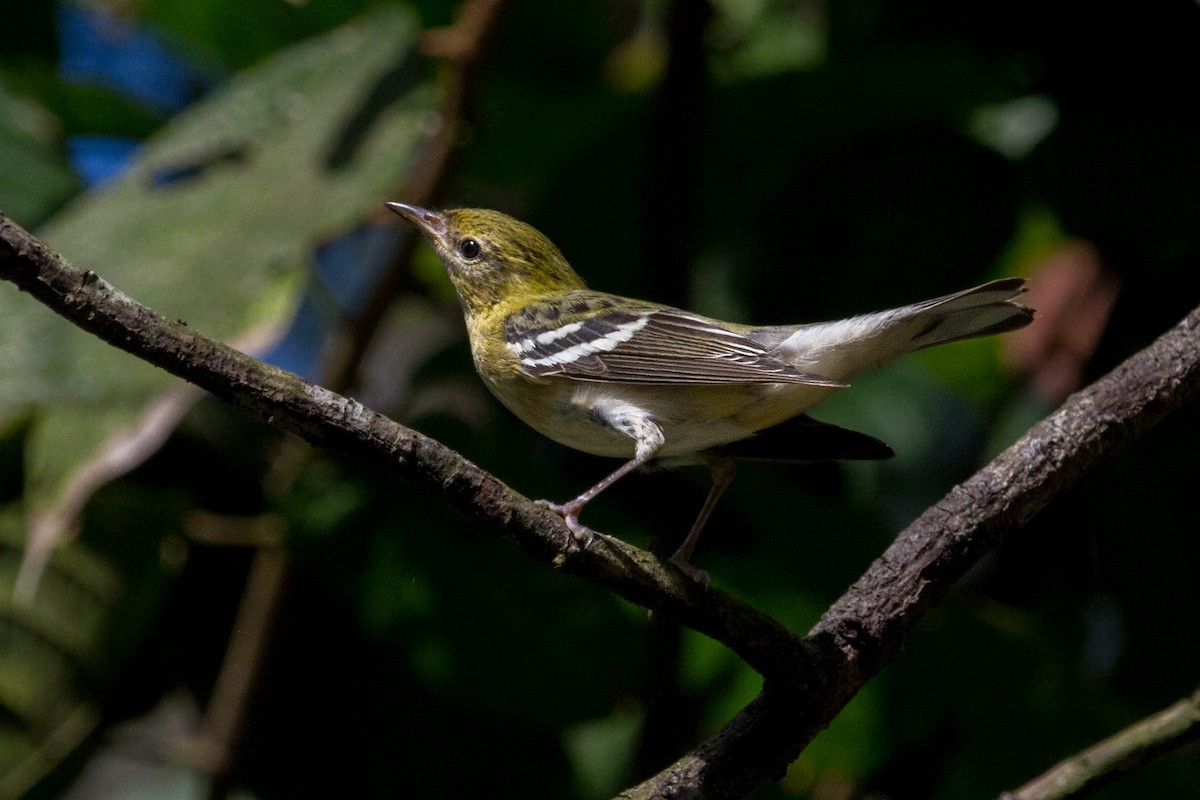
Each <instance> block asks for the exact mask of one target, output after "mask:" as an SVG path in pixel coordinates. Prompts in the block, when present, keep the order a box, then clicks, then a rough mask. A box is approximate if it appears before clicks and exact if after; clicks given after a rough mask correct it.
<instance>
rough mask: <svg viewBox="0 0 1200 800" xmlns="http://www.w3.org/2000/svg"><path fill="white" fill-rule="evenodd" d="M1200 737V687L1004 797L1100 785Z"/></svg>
mask: <svg viewBox="0 0 1200 800" xmlns="http://www.w3.org/2000/svg"><path fill="white" fill-rule="evenodd" d="M1196 739H1200V689H1197V690H1196V691H1195V692H1193V693H1192V695H1191V696H1190V697H1185V698H1184V699H1182V700H1180V701H1179V702H1178V703H1175V704H1174V705H1172V706H1170V707H1169V708H1164V709H1163V710H1162V711H1159V712H1158V713H1157V714H1153V715H1151V716H1149V717H1146V718H1145V719H1143V720H1141V721H1139V722H1136V723H1134V724H1133V725H1130V726H1129V727H1128V728H1126V729H1125V730H1123V731H1120V732H1119V733H1115V734H1113V735H1112V736H1110V737H1108V738H1107V739H1105V740H1104V741H1102V742H1098V743H1097V744H1094V745H1092V746H1091V747H1089V748H1087V749H1086V750H1084V751H1082V752H1080V753H1077V754H1075V755H1073V756H1071V757H1070V758H1068V759H1066V760H1064V761H1060V762H1059V763H1057V764H1055V765H1054V766H1053V767H1051V768H1050V769H1049V770H1047V771H1046V772H1044V773H1042V774H1041V775H1039V776H1038V777H1036V778H1034V779H1033V780H1031V781H1030V782H1029V783H1027V784H1025V785H1024V786H1022V787H1021V788H1020V789H1017V790H1016V791H1014V792H1005V793H1004V794H1002V795H1001V796H1000V800H1060V798H1064V797H1071V796H1073V795H1082V794H1084V793H1085V792H1089V791H1092V790H1093V789H1098V788H1100V787H1101V786H1103V785H1105V784H1107V783H1109V782H1110V781H1113V780H1115V779H1116V778H1119V777H1120V776H1121V775H1124V774H1125V773H1126V772H1129V771H1130V770H1133V769H1136V768H1137V767H1140V766H1141V765H1143V764H1145V763H1146V762H1148V761H1151V760H1153V759H1154V758H1156V757H1157V756H1159V755H1162V754H1163V753H1166V752H1169V751H1171V750H1176V749H1178V748H1180V747H1183V746H1184V745H1185V744H1188V743H1189V742H1192V741H1195V740H1196Z"/></svg>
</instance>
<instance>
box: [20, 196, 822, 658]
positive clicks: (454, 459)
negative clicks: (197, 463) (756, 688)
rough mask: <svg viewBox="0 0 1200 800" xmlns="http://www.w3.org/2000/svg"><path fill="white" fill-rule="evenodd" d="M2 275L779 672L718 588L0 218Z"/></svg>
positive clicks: (755, 620) (90, 326) (137, 350)
mask: <svg viewBox="0 0 1200 800" xmlns="http://www.w3.org/2000/svg"><path fill="white" fill-rule="evenodd" d="M0 278H4V279H6V280H9V281H12V282H13V283H15V284H17V285H18V286H19V287H21V288H22V289H24V290H25V291H27V292H29V293H30V294H32V295H33V296H34V297H36V298H37V299H39V300H41V301H42V302H43V303H45V304H46V305H47V306H49V307H50V308H51V309H53V310H54V311H55V312H57V313H58V314H61V315H62V316H64V317H66V318H67V319H69V320H71V321H72V322H74V323H75V324H76V325H78V326H79V327H80V328H83V329H84V330H86V331H88V332H90V333H93V334H95V335H96V336H98V337H99V338H101V339H103V340H104V341H106V342H108V343H109V344H112V345H113V346H115V347H118V348H120V349H122V350H125V351H127V352H130V353H133V354H134V355H136V356H138V357H139V358H142V359H144V360H145V361H148V362H150V363H151V364H154V365H156V366H159V367H161V368H162V369H165V370H166V371H168V372H170V373H172V374H175V375H178V376H179V377H181V378H184V379H186V380H188V381H191V382H192V383H194V384H196V385H197V386H200V387H201V388H203V389H206V390H208V391H209V392H211V393H212V394H214V395H216V396H217V397H219V398H221V399H223V400H226V401H228V402H230V403H233V404H234V405H236V406H240V407H242V408H245V409H247V410H249V411H251V412H252V413H254V414H256V415H257V416H258V417H260V418H262V419H263V420H265V421H266V422H267V423H268V424H270V425H273V426H275V427H276V428H279V429H281V430H285V431H288V432H290V433H294V434H297V435H299V436H301V437H303V438H305V439H307V440H308V441H309V442H311V443H313V444H315V445H319V446H322V447H327V448H329V449H330V450H333V451H334V452H336V453H337V454H339V455H341V456H343V457H346V458H352V459H354V460H355V461H356V462H357V463H363V464H371V465H373V466H375V467H376V468H377V469H378V470H380V471H381V472H384V473H391V474H393V475H397V476H399V477H403V478H406V479H408V480H412V481H414V482H416V483H418V484H421V485H424V486H426V487H429V488H430V489H432V490H433V491H435V492H437V493H439V494H441V495H442V496H444V497H446V498H447V499H448V500H449V501H450V502H452V503H453V504H454V505H456V506H457V507H458V508H460V509H461V510H463V511H465V512H467V513H468V514H471V515H473V516H476V517H479V518H481V519H483V520H485V521H487V522H488V523H490V527H488V528H481V530H489V531H492V532H495V533H498V534H499V535H500V536H502V537H503V538H505V539H507V540H508V541H510V542H511V543H513V544H515V545H517V546H518V547H520V548H521V549H522V550H525V551H526V552H528V553H530V554H531V555H534V556H536V557H538V558H539V559H541V560H543V561H546V562H547V563H550V564H552V565H554V566H555V567H557V568H560V569H562V570H563V571H565V572H569V573H572V574H575V575H578V576H580V577H582V578H584V579H586V580H589V581H591V582H592V583H595V584H596V585H598V586H601V587H603V588H606V589H609V590H610V591H613V592H615V593H617V594H619V595H620V596H622V597H624V598H626V599H627V600H630V601H632V602H634V603H637V604H639V605H642V606H646V607H647V608H653V609H655V610H657V611H659V612H661V613H664V614H668V615H670V616H672V617H674V618H676V619H678V620H679V621H680V622H681V623H683V624H685V625H688V626H689V627H691V628H694V629H696V630H698V631H700V632H702V633H704V634H706V635H708V636H711V637H712V638H714V639H716V640H717V641H719V642H722V643H724V644H725V645H727V646H728V647H729V648H730V649H731V650H733V651H734V652H736V653H737V654H738V655H739V656H741V657H742V658H743V659H745V660H746V662H747V663H749V664H750V665H751V666H753V667H754V668H755V669H756V670H758V671H760V672H762V673H764V674H780V673H782V672H785V671H786V669H787V664H788V663H789V662H790V661H791V660H793V659H794V658H795V653H796V648H797V647H798V644H799V637H797V636H795V635H794V634H792V633H791V632H790V631H788V630H787V629H786V628H784V627H783V626H782V625H781V624H779V623H778V622H776V621H775V620H773V619H771V618H770V617H768V616H766V615H765V614H763V613H761V612H759V611H757V610H755V609H753V608H751V607H750V606H748V605H746V604H745V603H742V602H741V601H739V600H737V599H735V598H733V597H731V596H729V595H728V594H726V593H724V592H721V591H719V590H717V589H708V590H707V591H706V590H704V589H703V588H701V587H699V586H698V585H696V584H695V582H694V581H692V580H691V579H689V578H686V577H684V576H683V575H682V574H681V573H680V572H678V571H677V570H675V569H674V568H673V567H669V566H667V565H666V564H664V562H662V561H661V560H659V559H658V558H657V557H655V556H653V555H652V554H650V553H647V552H645V551H643V550H640V549H638V548H636V547H633V546H631V545H628V544H625V543H624V542H621V541H619V540H617V539H612V538H609V537H599V538H598V539H597V541H596V542H595V544H593V545H592V546H591V547H590V548H588V549H587V550H586V551H580V550H579V549H578V548H577V547H576V546H575V545H571V546H570V547H567V546H566V542H567V541H568V538H569V534H568V533H567V529H566V527H565V526H564V525H563V523H562V520H561V518H559V517H558V516H556V515H554V514H552V513H551V512H549V511H546V510H545V509H543V508H540V507H539V506H537V505H535V504H534V503H533V502H531V501H530V500H529V499H528V498H526V497H523V496H522V495H520V494H518V493H517V492H515V491H513V490H512V489H510V488H509V487H508V486H505V485H504V484H503V483H501V482H500V481H499V480H498V479H497V478H496V477H494V476H493V475H491V474H489V473H487V472H485V471H484V470H482V469H480V468H479V467H477V466H475V465H474V464H472V463H471V462H469V461H467V460H466V459H464V458H463V457H462V456H460V455H459V454H458V453H456V452H454V451H453V450H451V449H449V448H448V447H446V446H444V445H442V444H440V443H439V442H436V441H434V440H433V439H430V438H428V437H427V436H423V435H422V434H420V433H418V432H416V431H414V430H411V429H409V428H406V427H404V426H403V425H399V424H397V423H395V422H393V421H392V420H390V419H388V418H387V417H385V416H383V415H382V414H378V413H376V412H374V411H372V410H370V409H369V408H365V407H364V406H363V405H362V404H360V403H358V402H357V401H355V400H353V399H350V398H347V397H343V396H341V395H338V394H335V393H333V392H331V391H329V390H327V389H324V388H322V387H320V386H316V385H314V384H311V383H309V382H308V381H305V380H303V379H302V378H300V377H299V376H297V375H294V374H292V373H290V372H287V371H285V370H281V369H279V368H277V367H272V366H270V365H269V364H264V363H262V362H260V361H257V360H255V359H253V358H251V357H249V356H247V355H245V354H244V353H240V352H238V351H236V350H234V349H232V348H230V347H227V346H225V345H223V344H221V343H219V342H215V341H213V340H211V339H208V338H206V337H205V336H202V335H201V334H199V333H196V332H195V331H193V330H191V329H190V328H188V327H187V325H186V324H184V323H182V322H177V321H172V320H169V319H165V318H163V317H161V316H159V315H158V314H155V313H154V312H153V311H151V310H150V309H148V308H146V307H145V306H142V305H140V304H139V303H137V302H135V301H134V300H132V299H130V298H129V297H127V296H126V295H124V294H122V293H121V292H119V291H117V290H116V289H115V288H113V287H112V286H110V285H109V284H108V283H106V282H105V281H104V280H103V279H101V278H100V277H99V276H97V275H96V273H94V272H91V271H86V272H84V271H80V270H78V269H76V268H74V267H72V266H71V265H69V264H68V263H66V261H65V260H64V259H63V258H62V257H61V256H60V255H58V254H57V253H55V252H53V251H52V250H51V249H50V248H49V247H47V246H46V245H45V244H44V243H42V242H41V241H39V240H38V239H37V238H36V237H34V236H33V235H32V234H30V233H28V232H27V231H26V230H24V229H23V228H21V227H20V226H19V225H17V224H15V223H13V222H12V221H10V220H7V219H4V218H3V217H0Z"/></svg>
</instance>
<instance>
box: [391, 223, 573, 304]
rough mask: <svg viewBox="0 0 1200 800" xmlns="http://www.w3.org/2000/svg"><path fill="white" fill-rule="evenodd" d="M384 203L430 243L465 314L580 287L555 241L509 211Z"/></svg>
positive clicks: (523, 301)
mask: <svg viewBox="0 0 1200 800" xmlns="http://www.w3.org/2000/svg"><path fill="white" fill-rule="evenodd" d="M387 206H388V208H390V209H392V210H393V211H395V212H396V213H397V214H399V215H400V216H402V217H404V218H405V219H407V220H408V221H410V222H412V223H413V224H414V225H416V226H417V227H418V228H419V229H420V231H421V233H423V234H424V235H425V237H426V238H427V239H429V241H430V242H431V243H432V244H433V247H434V249H436V250H437V253H438V255H439V256H441V258H442V263H443V264H444V265H445V266H446V271H447V272H448V273H449V274H450V280H451V281H452V282H453V283H454V288H455V290H457V292H458V296H459V298H460V299H461V300H462V303H463V306H464V307H465V309H466V311H467V313H468V314H476V313H480V312H482V311H485V310H488V309H492V308H495V307H496V306H498V305H501V304H505V305H507V304H509V303H513V302H520V303H522V304H523V303H527V302H529V301H531V300H535V299H537V298H538V297H544V296H546V295H550V294H556V293H559V292H565V291H570V290H572V289H582V288H584V283H583V281H582V280H581V279H580V277H579V276H578V275H576V274H575V271H574V270H573V269H571V265H570V264H568V263H567V260H566V259H565V258H563V255H562V253H560V252H559V250H558V248H557V247H555V246H554V243H553V242H551V241H550V240H549V239H547V238H546V237H545V236H543V235H542V234H541V233H540V232H539V231H538V230H537V229H535V228H533V227H531V226H529V225H526V224H525V223H524V222H521V221H519V220H516V219H513V218H512V217H510V216H508V215H507V214H501V213H500V212H499V211H489V210H487V209H482V208H456V209H450V210H447V211H431V210H429V209H425V208H419V207H417V206H410V205H406V204H404V203H388V204H387Z"/></svg>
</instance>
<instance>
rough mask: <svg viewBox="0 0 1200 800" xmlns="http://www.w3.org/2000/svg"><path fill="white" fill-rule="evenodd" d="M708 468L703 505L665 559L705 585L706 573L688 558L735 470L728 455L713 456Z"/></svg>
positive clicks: (706, 583)
mask: <svg viewBox="0 0 1200 800" xmlns="http://www.w3.org/2000/svg"><path fill="white" fill-rule="evenodd" d="M708 468H709V471H710V472H711V473H712V488H711V489H709V490H708V497H706V498H705V500H704V505H703V506H702V507H701V509H700V513H699V514H698V515H697V516H696V521H695V522H693V523H692V529H691V530H690V531H688V535H687V538H686V539H684V540H683V544H681V545H679V549H678V550H676V551H675V552H674V553H673V554H672V555H671V557H670V558H669V559H667V560H668V561H670V562H671V563H672V564H674V565H675V566H677V567H679V569H680V570H682V571H683V572H684V573H685V574H686V575H687V576H688V577H690V578H692V579H693V580H695V581H697V582H699V583H703V584H704V585H705V586H707V585H708V573H707V572H705V571H704V570H702V569H698V568H696V567H693V566H692V564H691V560H690V559H691V557H692V551H693V550H695V549H696V540H697V539H699V538H700V531H702V530H704V525H705V524H706V523H707V522H708V518H709V517H710V516H711V515H712V512H713V509H714V508H716V507H717V501H718V500H720V499H721V495H723V494H724V493H725V490H726V489H728V488H729V484H731V483H733V475H734V472H735V469H734V461H733V459H732V458H729V457H728V456H713V457H712V458H711V459H710V460H709V462H708Z"/></svg>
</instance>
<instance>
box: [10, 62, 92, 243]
mask: <svg viewBox="0 0 1200 800" xmlns="http://www.w3.org/2000/svg"><path fill="white" fill-rule="evenodd" d="M58 133H59V132H58V131H57V130H56V129H55V123H54V120H53V118H52V117H51V116H50V115H49V114H48V113H47V112H46V111H45V110H44V109H42V108H40V107H39V106H38V105H37V104H35V103H33V102H32V101H30V100H26V99H23V98H19V97H15V96H14V95H12V94H10V93H9V92H8V91H7V90H6V89H5V87H4V84H3V83H0V164H3V165H4V169H2V170H0V211H3V212H4V213H5V214H6V215H8V216H9V217H12V218H13V219H16V220H21V221H22V222H25V223H26V224H29V225H33V224H36V223H37V222H40V221H41V220H42V219H44V218H45V217H46V215H48V214H49V213H50V212H51V211H53V210H54V209H55V208H57V207H58V206H60V205H62V203H63V202H65V201H66V199H67V198H68V197H70V196H71V195H72V194H73V193H74V192H75V191H76V189H77V186H76V181H75V178H74V176H73V175H72V174H71V170H70V168H69V167H68V166H67V163H66V159H65V158H63V155H62V153H61V151H58V150H56V149H55V147H54V145H53V143H54V142H55V141H56V140H57V139H58Z"/></svg>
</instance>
